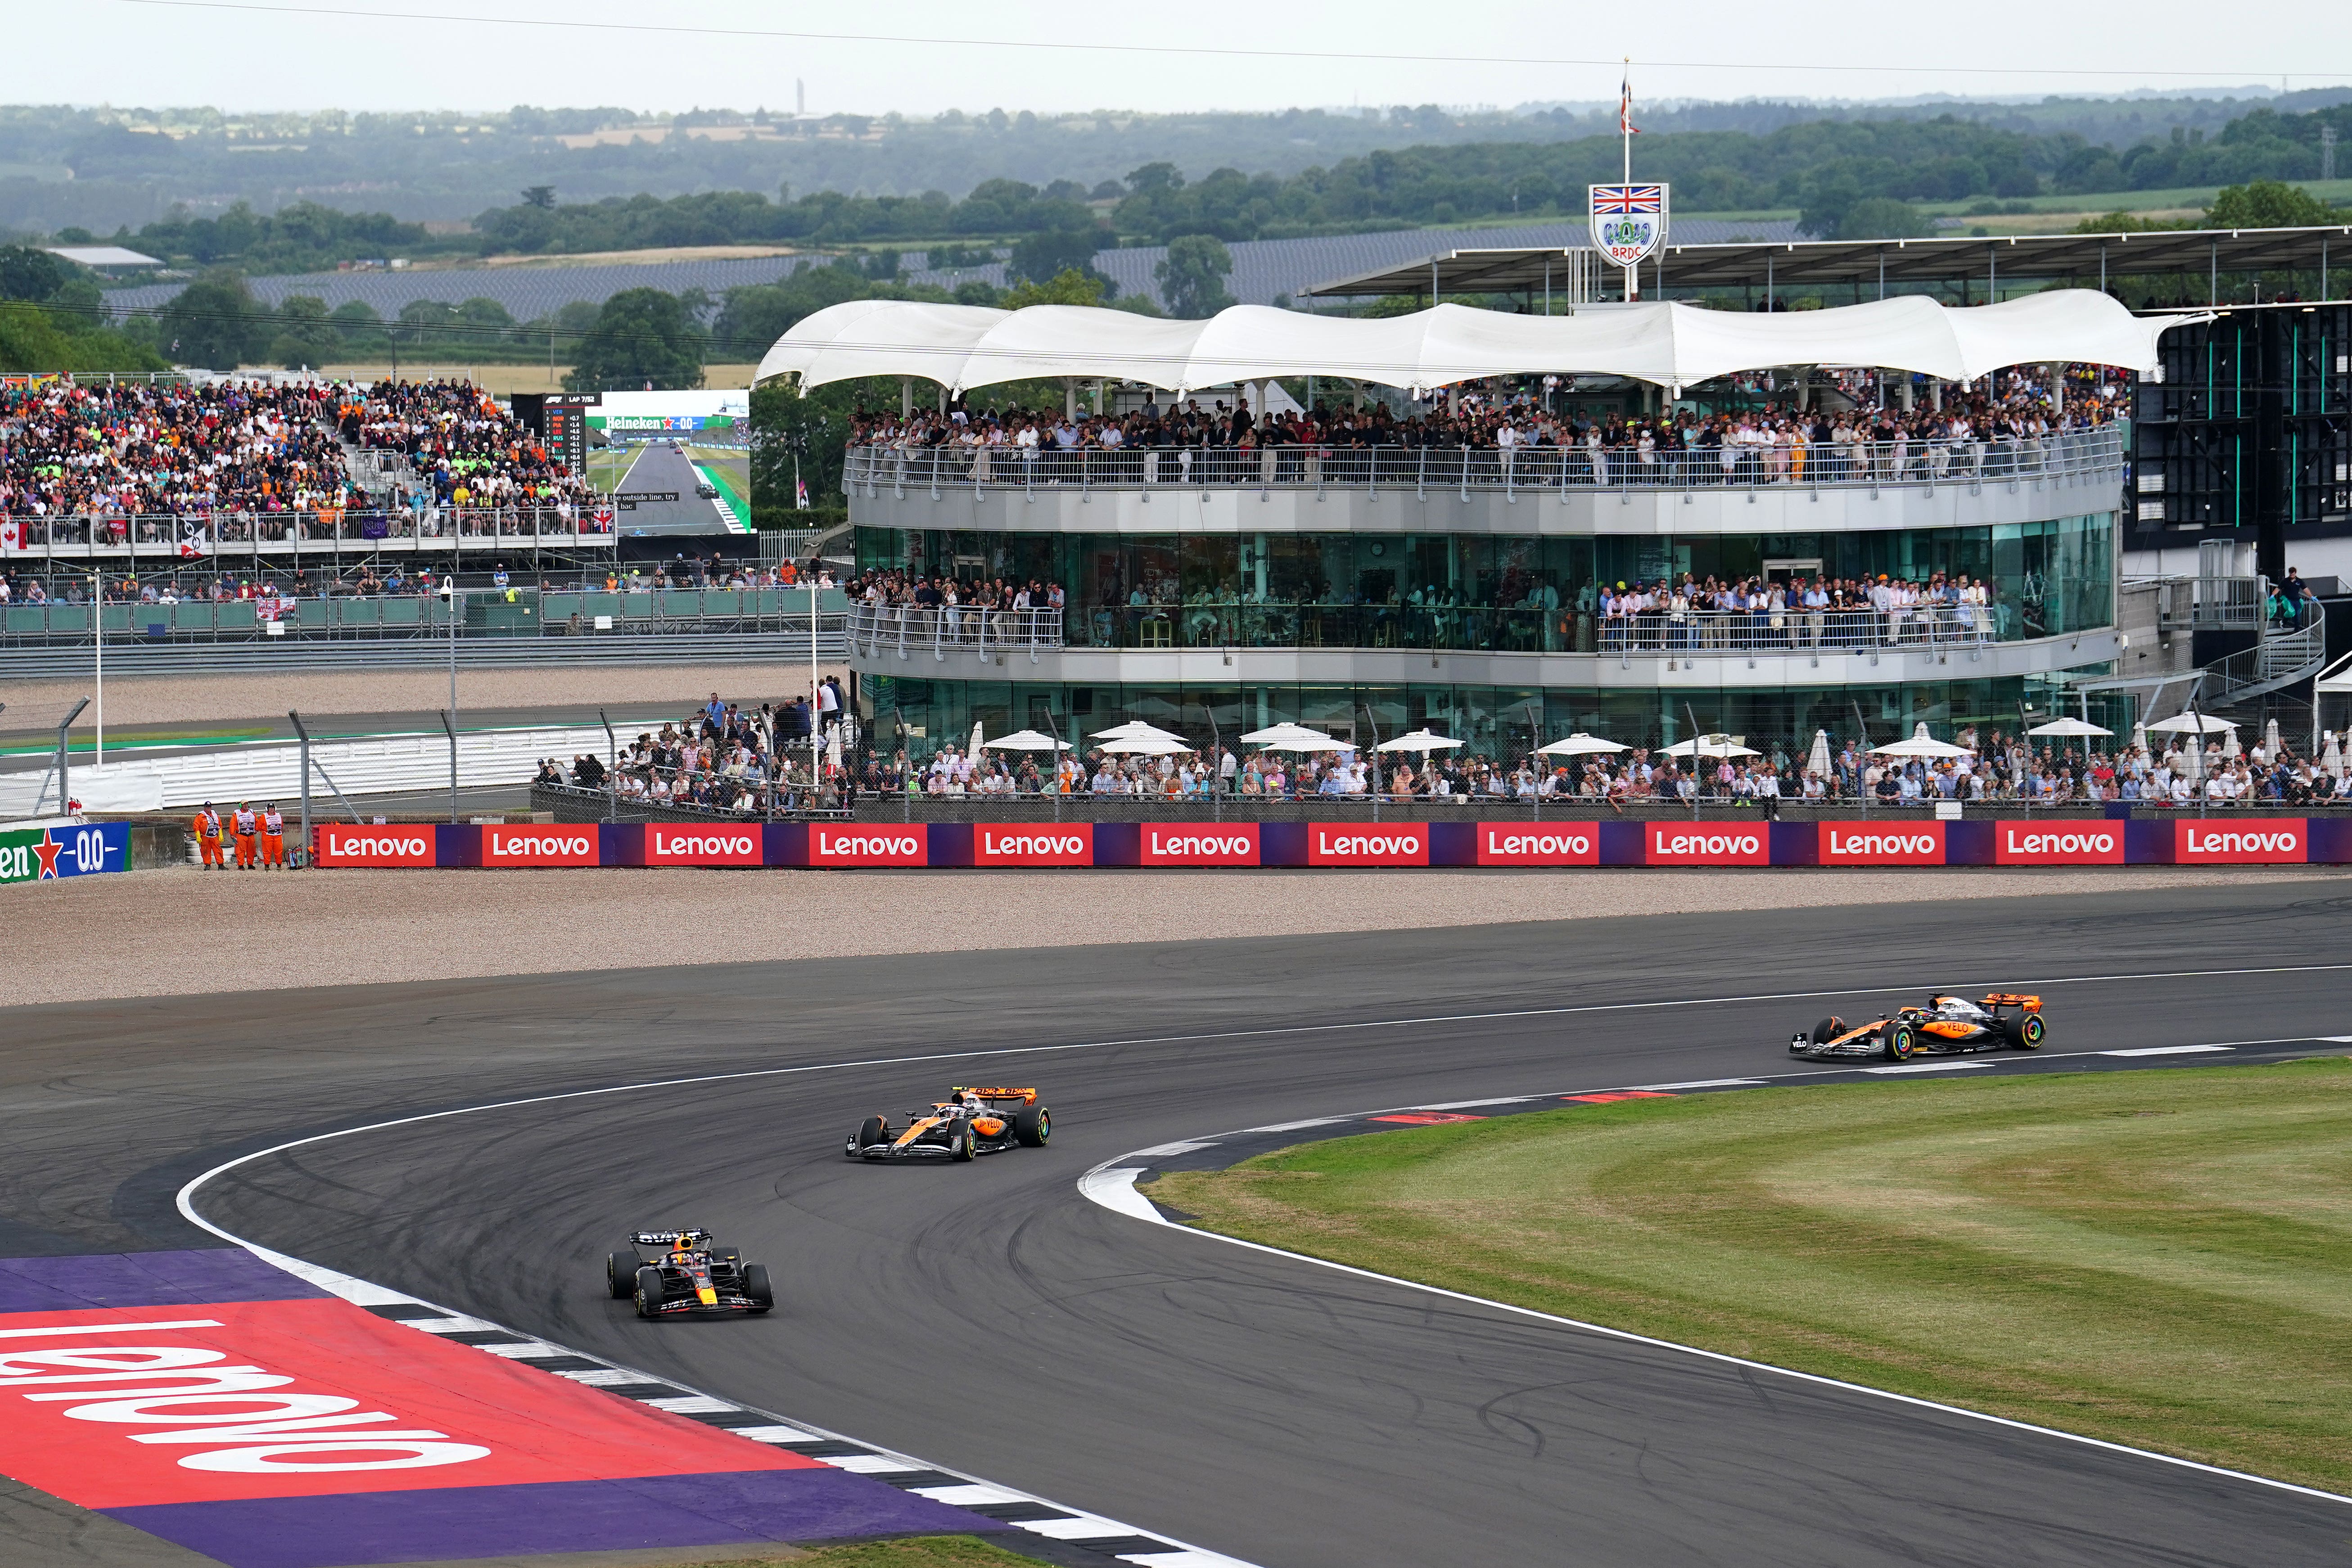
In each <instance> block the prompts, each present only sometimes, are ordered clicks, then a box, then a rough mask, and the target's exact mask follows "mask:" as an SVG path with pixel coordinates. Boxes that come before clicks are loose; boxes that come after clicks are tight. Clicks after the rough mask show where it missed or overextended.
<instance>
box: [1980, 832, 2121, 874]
mask: <svg viewBox="0 0 2352 1568" xmlns="http://www.w3.org/2000/svg"><path fill="white" fill-rule="evenodd" d="M1992 831H1993V840H1992V861H1993V864H1994V865H1996V866H2120V865H2122V864H2123V863H2124V830H2123V825H2122V824H2121V823H2102V822H2079V823H2078V822H1996V823H1994V824H1993V825H1992Z"/></svg>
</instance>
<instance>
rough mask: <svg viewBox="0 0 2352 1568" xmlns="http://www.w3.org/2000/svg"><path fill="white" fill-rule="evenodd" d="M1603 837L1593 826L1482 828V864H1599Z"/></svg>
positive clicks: (1480, 854)
mask: <svg viewBox="0 0 2352 1568" xmlns="http://www.w3.org/2000/svg"><path fill="white" fill-rule="evenodd" d="M1600 863H1601V840H1600V837H1599V836H1598V835H1597V834H1595V833H1594V831H1593V830H1592V829H1591V828H1590V827H1537V828H1525V827H1497V826H1495V825H1493V824H1492V823H1486V824H1481V825H1480V826H1479V828H1478V864H1480V865H1481V866H1597V865H1599V864H1600Z"/></svg>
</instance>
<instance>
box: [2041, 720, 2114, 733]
mask: <svg viewBox="0 0 2352 1568" xmlns="http://www.w3.org/2000/svg"><path fill="white" fill-rule="evenodd" d="M2026 733H2027V734H2029V735H2112V734H2114V733H2115V731H2113V730H2102V729H2100V728H2099V727H2098V726H2097V725H2096V724H2092V723H2088V722H2085V721H2083V720H2081V719H2053V720H2052V721H2050V722H2048V723H2047V724H2036V725H2035V726H2034V727H2033V728H2032V729H2031V730H2028V731H2026Z"/></svg>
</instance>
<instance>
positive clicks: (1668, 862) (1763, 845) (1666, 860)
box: [1642, 822, 1772, 866]
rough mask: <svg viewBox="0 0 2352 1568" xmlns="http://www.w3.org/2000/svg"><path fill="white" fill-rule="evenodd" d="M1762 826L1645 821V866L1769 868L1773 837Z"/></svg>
mask: <svg viewBox="0 0 2352 1568" xmlns="http://www.w3.org/2000/svg"><path fill="white" fill-rule="evenodd" d="M1766 826H1767V825H1765V824H1763V823H1760V822H1759V823H1734V822H1645V823H1643V824H1642V864H1643V865H1645V866H1769V865H1770V864H1771V863H1772V838H1771V835H1770V834H1769V832H1768V831H1767V830H1766Z"/></svg>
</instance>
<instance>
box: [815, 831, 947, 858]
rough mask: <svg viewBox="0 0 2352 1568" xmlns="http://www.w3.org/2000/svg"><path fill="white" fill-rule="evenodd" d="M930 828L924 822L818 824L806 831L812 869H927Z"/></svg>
mask: <svg viewBox="0 0 2352 1568" xmlns="http://www.w3.org/2000/svg"><path fill="white" fill-rule="evenodd" d="M930 836H931V828H930V824H929V823H927V822H909V823H905V824H902V825H899V826H890V827H863V826H847V827H845V826H837V825H835V824H833V823H825V822H820V823H817V824H815V825H814V826H811V827H810V828H809V837H808V863H809V864H810V865H812V866H928V865H929V864H930V846H931V837H930Z"/></svg>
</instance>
